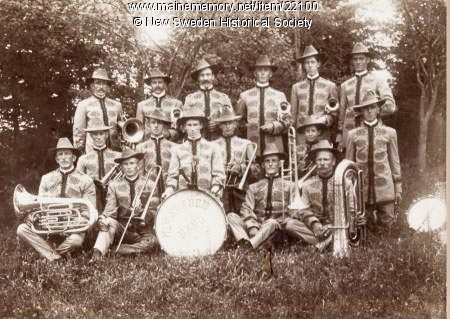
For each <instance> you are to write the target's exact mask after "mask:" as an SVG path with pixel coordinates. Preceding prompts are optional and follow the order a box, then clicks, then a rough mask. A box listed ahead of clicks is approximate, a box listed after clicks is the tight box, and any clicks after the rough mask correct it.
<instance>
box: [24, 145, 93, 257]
mask: <svg viewBox="0 0 450 319" xmlns="http://www.w3.org/2000/svg"><path fill="white" fill-rule="evenodd" d="M76 153H77V149H75V148H74V147H73V145H72V143H70V141H69V139H68V138H67V137H63V138H60V139H59V140H58V143H57V144H56V148H55V159H56V162H57V163H58V165H59V168H57V169H56V170H54V171H52V172H50V173H48V174H46V175H44V176H42V179H41V184H40V185H39V194H38V196H39V197H61V198H64V197H68V198H85V199H87V200H89V201H90V202H91V203H92V205H93V207H94V208H95V202H96V200H95V186H94V183H93V181H92V179H91V178H90V177H89V176H87V175H85V174H83V173H81V172H79V171H78V170H77V169H76V168H75V167H74V162H75V160H76V158H77V157H76ZM34 222H35V221H34V220H32V219H31V216H30V215H28V216H24V221H23V223H22V224H20V225H19V227H18V228H17V235H18V236H19V238H21V239H22V240H24V241H25V242H26V243H28V244H29V245H31V246H32V247H33V248H34V249H35V250H36V251H37V252H38V253H39V255H41V256H42V257H45V258H47V260H49V261H54V260H58V259H61V258H62V256H63V255H68V254H70V253H71V252H73V251H75V250H78V249H80V248H81V246H82V244H83V241H84V237H85V235H86V233H84V232H83V233H73V234H70V235H63V234H60V235H61V236H62V237H63V238H64V240H63V242H62V243H61V244H60V245H59V246H58V247H56V249H54V248H53V247H52V245H51V244H50V243H49V242H48V241H47V240H45V239H44V238H43V236H42V235H38V234H36V233H34V232H33V231H32V229H31V226H30V225H31V224H33V223H34ZM52 239H55V238H52Z"/></svg>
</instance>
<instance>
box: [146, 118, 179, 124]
mask: <svg viewBox="0 0 450 319" xmlns="http://www.w3.org/2000/svg"><path fill="white" fill-rule="evenodd" d="M145 118H146V119H154V120H157V121H161V122H164V123H172V121H171V120H168V119H166V118H163V117H158V116H146V117H145Z"/></svg>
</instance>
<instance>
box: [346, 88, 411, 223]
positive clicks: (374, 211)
mask: <svg viewBox="0 0 450 319" xmlns="http://www.w3.org/2000/svg"><path fill="white" fill-rule="evenodd" d="M383 104H385V101H384V100H382V99H381V100H380V99H378V97H377V96H376V94H375V92H373V91H367V92H366V94H365V95H364V96H363V99H362V101H361V104H359V105H355V106H354V107H353V109H354V111H355V112H361V113H362V118H363V123H362V125H361V126H360V127H357V128H355V129H353V130H351V131H349V132H348V135H347V146H346V158H347V159H349V160H351V161H355V162H356V163H358V164H359V166H360V168H361V169H362V170H363V171H364V173H365V174H364V175H365V183H364V185H365V190H364V194H365V202H366V207H367V211H368V212H370V214H369V217H371V218H372V220H371V221H372V222H373V223H374V224H377V223H379V224H381V226H383V227H387V228H390V227H391V226H392V225H393V223H394V222H395V205H398V204H399V203H400V201H401V199H402V183H401V170H400V158H399V155H398V145H397V132H396V131H395V129H393V128H391V127H388V126H385V125H383V124H382V123H380V121H379V120H378V117H379V114H380V107H381V105H383Z"/></svg>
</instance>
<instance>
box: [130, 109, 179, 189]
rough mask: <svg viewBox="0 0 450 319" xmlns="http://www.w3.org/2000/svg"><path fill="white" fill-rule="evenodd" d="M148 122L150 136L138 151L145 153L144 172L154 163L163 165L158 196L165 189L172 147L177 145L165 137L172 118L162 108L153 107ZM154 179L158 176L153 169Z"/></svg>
mask: <svg viewBox="0 0 450 319" xmlns="http://www.w3.org/2000/svg"><path fill="white" fill-rule="evenodd" d="M147 123H148V126H149V128H150V136H149V138H148V140H147V141H145V142H143V143H140V144H138V145H137V146H136V151H138V152H141V153H144V166H143V167H144V172H145V173H147V172H148V170H149V169H151V167H152V166H154V165H159V166H161V169H162V172H161V178H160V179H159V182H158V186H157V187H158V188H157V190H158V191H157V193H156V194H157V197H161V195H162V194H163V193H164V191H165V183H166V179H167V173H168V170H169V164H170V157H171V156H172V149H173V148H174V147H175V146H176V145H177V144H175V143H172V142H170V141H168V140H167V139H165V138H164V131H165V130H167V128H168V127H169V125H170V119H169V118H168V117H167V115H166V113H164V112H163V111H162V110H160V109H157V108H155V109H153V110H152V111H150V112H149V113H148V115H147ZM153 172H154V174H152V175H153V176H152V179H153V180H154V179H155V178H156V172H157V171H156V170H155V169H154V170H153Z"/></svg>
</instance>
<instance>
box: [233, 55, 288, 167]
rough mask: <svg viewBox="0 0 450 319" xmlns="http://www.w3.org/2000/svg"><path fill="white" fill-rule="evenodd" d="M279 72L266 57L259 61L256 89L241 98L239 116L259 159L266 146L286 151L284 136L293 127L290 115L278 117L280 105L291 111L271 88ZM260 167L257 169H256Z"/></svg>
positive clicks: (242, 94)
mask: <svg viewBox="0 0 450 319" xmlns="http://www.w3.org/2000/svg"><path fill="white" fill-rule="evenodd" d="M275 70H276V66H275V65H273V64H272V63H271V61H270V59H269V57H268V56H267V55H262V56H260V57H258V59H257V60H256V63H255V65H254V76H255V78H256V86H255V87H254V88H251V89H249V90H247V91H244V92H242V93H241V94H240V96H239V100H238V103H237V107H236V113H237V114H238V115H241V116H242V117H243V121H244V122H246V123H244V125H245V126H246V127H247V129H246V137H247V139H249V140H250V141H252V142H254V143H256V144H257V148H258V151H257V156H261V154H263V153H264V150H265V147H266V145H267V144H275V145H276V147H277V148H278V149H279V150H283V149H284V147H283V138H282V135H281V134H282V133H283V132H285V131H286V128H287V127H288V126H289V125H291V124H292V122H291V121H292V117H291V116H290V114H287V115H283V116H282V117H281V116H280V115H281V114H279V109H280V105H281V104H282V103H283V104H284V105H285V107H288V103H287V99H286V96H285V94H284V93H283V92H281V91H277V90H275V89H273V88H271V87H270V83H269V81H270V78H271V77H272V73H273V72H274V71H275ZM255 166H257V165H254V167H255Z"/></svg>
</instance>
